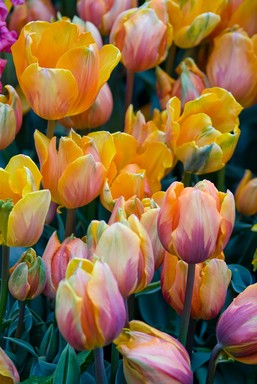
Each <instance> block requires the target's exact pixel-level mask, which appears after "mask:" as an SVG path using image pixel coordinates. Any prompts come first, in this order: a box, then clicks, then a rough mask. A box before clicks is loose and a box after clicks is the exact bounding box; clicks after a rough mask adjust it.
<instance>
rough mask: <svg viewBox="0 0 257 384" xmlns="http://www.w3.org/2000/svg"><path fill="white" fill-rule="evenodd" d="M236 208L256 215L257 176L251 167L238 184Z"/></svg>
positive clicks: (244, 212) (243, 212)
mask: <svg viewBox="0 0 257 384" xmlns="http://www.w3.org/2000/svg"><path fill="white" fill-rule="evenodd" d="M235 200H236V208H237V210H238V212H239V213H242V214H243V215H255V214H256V213H257V177H253V174H252V172H251V171H249V169H247V170H246V171H245V173H244V177H243V178H242V180H241V181H240V183H239V184H238V186H237V189H236V192H235Z"/></svg>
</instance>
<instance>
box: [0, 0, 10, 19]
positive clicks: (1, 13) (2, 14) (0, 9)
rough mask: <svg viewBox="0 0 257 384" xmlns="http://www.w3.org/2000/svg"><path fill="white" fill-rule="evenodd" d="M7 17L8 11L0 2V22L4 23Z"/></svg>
mask: <svg viewBox="0 0 257 384" xmlns="http://www.w3.org/2000/svg"><path fill="white" fill-rule="evenodd" d="M7 15H8V9H7V8H6V5H5V3H3V2H2V1H1V2H0V21H4V20H5V19H6V17H7Z"/></svg>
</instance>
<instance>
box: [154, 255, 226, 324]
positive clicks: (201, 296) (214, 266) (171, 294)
mask: <svg viewBox="0 0 257 384" xmlns="http://www.w3.org/2000/svg"><path fill="white" fill-rule="evenodd" d="M187 269H188V265H187V264H186V263H185V262H184V261H182V260H179V259H178V257H177V256H174V255H171V254H169V253H166V254H165V257H164V262H163V266H162V274H161V287H162V294H163V296H164V299H165V300H166V301H167V303H168V304H169V305H170V306H171V307H172V308H174V309H175V311H176V312H177V313H178V314H179V315H180V316H181V314H182V311H183V306H184V301H185V291H186V281H187ZM230 278H231V271H230V269H228V267H227V265H226V263H225V261H224V260H222V259H216V258H215V259H211V260H207V261H205V262H203V263H199V264H196V266H195V280H194V290H193V299H192V306H191V317H192V318H193V319H203V320H210V319H213V318H214V317H216V316H217V315H218V314H219V313H220V311H221V309H222V307H223V305H224V303H225V299H226V294H227V288H228V285H229V282H230Z"/></svg>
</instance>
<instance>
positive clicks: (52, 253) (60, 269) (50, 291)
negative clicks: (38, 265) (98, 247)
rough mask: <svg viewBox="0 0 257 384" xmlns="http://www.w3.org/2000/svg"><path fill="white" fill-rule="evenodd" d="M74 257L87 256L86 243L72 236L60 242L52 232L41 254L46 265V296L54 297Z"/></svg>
mask: <svg viewBox="0 0 257 384" xmlns="http://www.w3.org/2000/svg"><path fill="white" fill-rule="evenodd" d="M75 257H79V258H87V245H86V244H85V243H84V242H83V241H82V240H81V239H78V238H76V237H74V236H69V237H67V238H66V239H65V240H64V241H63V242H62V243H60V241H59V239H58V236H57V234H56V232H54V233H53V234H52V236H51V237H50V239H49V241H48V243H47V245H46V248H45V251H44V253H43V255H42V259H43V261H44V263H45V266H46V285H45V288H44V292H43V293H44V294H45V295H46V296H47V297H50V298H52V299H53V298H55V295H56V290H57V288H58V285H59V283H60V281H61V280H62V279H64V277H65V272H66V268H67V265H68V263H69V261H70V260H71V259H73V258H75Z"/></svg>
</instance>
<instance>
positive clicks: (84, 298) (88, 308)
mask: <svg viewBox="0 0 257 384" xmlns="http://www.w3.org/2000/svg"><path fill="white" fill-rule="evenodd" d="M55 313H56V320H57V324H58V328H59V330H60V332H61V334H62V335H63V337H64V338H65V340H67V341H68V343H69V344H70V345H71V346H72V347H73V348H75V349H77V350H84V349H87V350H91V349H94V348H100V347H103V346H104V345H107V344H109V343H111V342H112V341H113V340H114V339H115V338H116V337H117V336H118V335H119V334H120V332H121V330H122V328H123V327H124V324H125V320H126V310H125V306H124V301H123V298H122V296H121V293H120V291H119V288H118V284H117V282H116V279H115V277H114V276H113V273H112V271H111V269H110V267H109V266H108V265H107V264H106V263H103V262H101V261H96V262H95V263H94V264H93V263H92V262H91V261H89V260H86V259H72V260H71V261H70V263H69V264H68V267H67V270H66V277H65V279H64V280H62V281H61V282H60V284H59V286H58V289H57V294H56V311H55Z"/></svg>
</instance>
